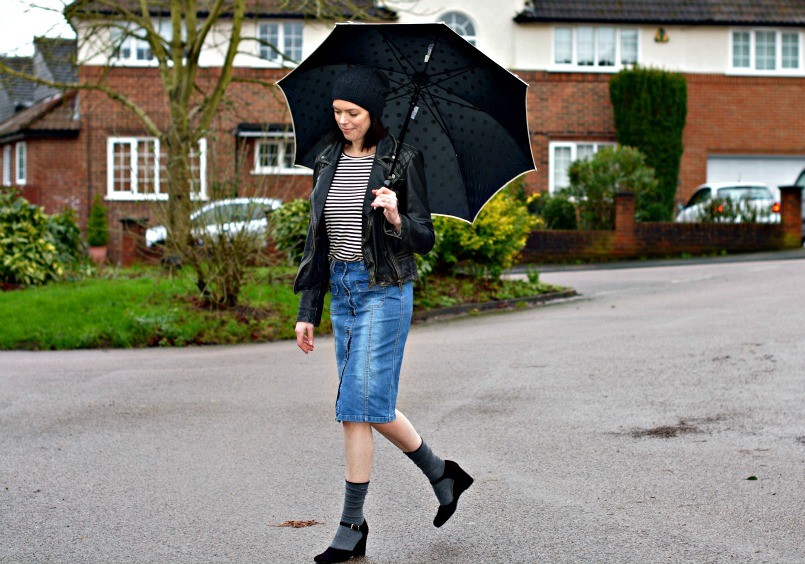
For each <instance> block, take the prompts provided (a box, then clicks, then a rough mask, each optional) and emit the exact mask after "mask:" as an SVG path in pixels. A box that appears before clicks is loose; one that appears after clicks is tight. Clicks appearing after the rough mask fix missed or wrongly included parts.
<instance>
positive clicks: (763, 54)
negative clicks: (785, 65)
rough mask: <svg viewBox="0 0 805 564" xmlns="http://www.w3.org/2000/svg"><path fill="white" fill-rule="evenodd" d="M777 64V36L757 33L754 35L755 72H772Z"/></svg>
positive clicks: (770, 33) (768, 33) (768, 32)
mask: <svg viewBox="0 0 805 564" xmlns="http://www.w3.org/2000/svg"><path fill="white" fill-rule="evenodd" d="M776 62H777V34H776V33H774V32H773V31H758V32H757V33H756V34H755V67H756V68H757V70H774V68H775V63H776Z"/></svg>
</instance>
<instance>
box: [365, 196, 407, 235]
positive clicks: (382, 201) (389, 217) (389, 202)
mask: <svg viewBox="0 0 805 564" xmlns="http://www.w3.org/2000/svg"><path fill="white" fill-rule="evenodd" d="M372 194H374V195H375V201H374V202H372V207H373V208H383V215H384V216H385V218H386V221H388V222H389V223H390V224H392V225H393V226H394V229H396V230H397V233H399V232H400V228H401V227H402V219H401V218H400V212H399V210H398V209H397V194H395V193H394V192H393V191H391V190H389V189H388V188H386V187H385V186H384V187H383V188H378V189H377V190H372Z"/></svg>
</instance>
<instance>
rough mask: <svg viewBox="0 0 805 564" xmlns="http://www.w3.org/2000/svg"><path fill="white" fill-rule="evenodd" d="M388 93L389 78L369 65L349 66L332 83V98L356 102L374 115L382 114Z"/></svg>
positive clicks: (380, 115)
mask: <svg viewBox="0 0 805 564" xmlns="http://www.w3.org/2000/svg"><path fill="white" fill-rule="evenodd" d="M388 93H389V79H388V78H387V77H386V75H385V74H383V73H382V72H380V71H378V70H376V69H371V68H369V67H357V66H356V67H350V68H348V69H347V70H345V71H344V72H342V73H341V74H340V75H339V76H338V78H336V79H335V83H334V84H333V100H346V101H347V102H352V103H353V104H357V105H358V106H360V107H361V108H363V109H364V110H368V111H369V113H370V114H371V115H373V116H375V117H382V116H383V108H384V107H385V106H386V95H387V94H388Z"/></svg>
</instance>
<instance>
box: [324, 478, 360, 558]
mask: <svg viewBox="0 0 805 564" xmlns="http://www.w3.org/2000/svg"><path fill="white" fill-rule="evenodd" d="M367 491H369V482H364V483H362V484H356V483H353V482H346V488H345V490H344V511H343V512H342V513H341V520H342V521H343V522H344V523H352V524H353V525H357V526H358V527H360V526H361V525H363V501H364V500H365V499H366V492H367ZM359 540H361V532H360V531H357V530H355V529H350V528H347V527H342V526H340V525H339V526H338V529H337V530H336V532H335V538H334V539H333V542H332V543H330V546H332V547H333V548H340V549H341V550H354V549H355V545H356V544H358V541H359Z"/></svg>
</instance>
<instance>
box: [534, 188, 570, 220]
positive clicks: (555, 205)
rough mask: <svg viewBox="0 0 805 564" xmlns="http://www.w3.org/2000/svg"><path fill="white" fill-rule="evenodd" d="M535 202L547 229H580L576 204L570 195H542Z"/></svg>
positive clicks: (538, 213)
mask: <svg viewBox="0 0 805 564" xmlns="http://www.w3.org/2000/svg"><path fill="white" fill-rule="evenodd" d="M534 202H535V203H536V204H537V205H536V206H535V211H536V213H537V215H539V216H540V217H541V218H542V221H543V222H544V224H545V228H546V229H578V220H577V218H576V215H577V212H576V204H575V203H573V202H572V201H571V200H570V198H569V197H568V194H566V193H563V192H559V193H556V194H540V195H539V197H538V198H537V199H536V200H535V201H534Z"/></svg>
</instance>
